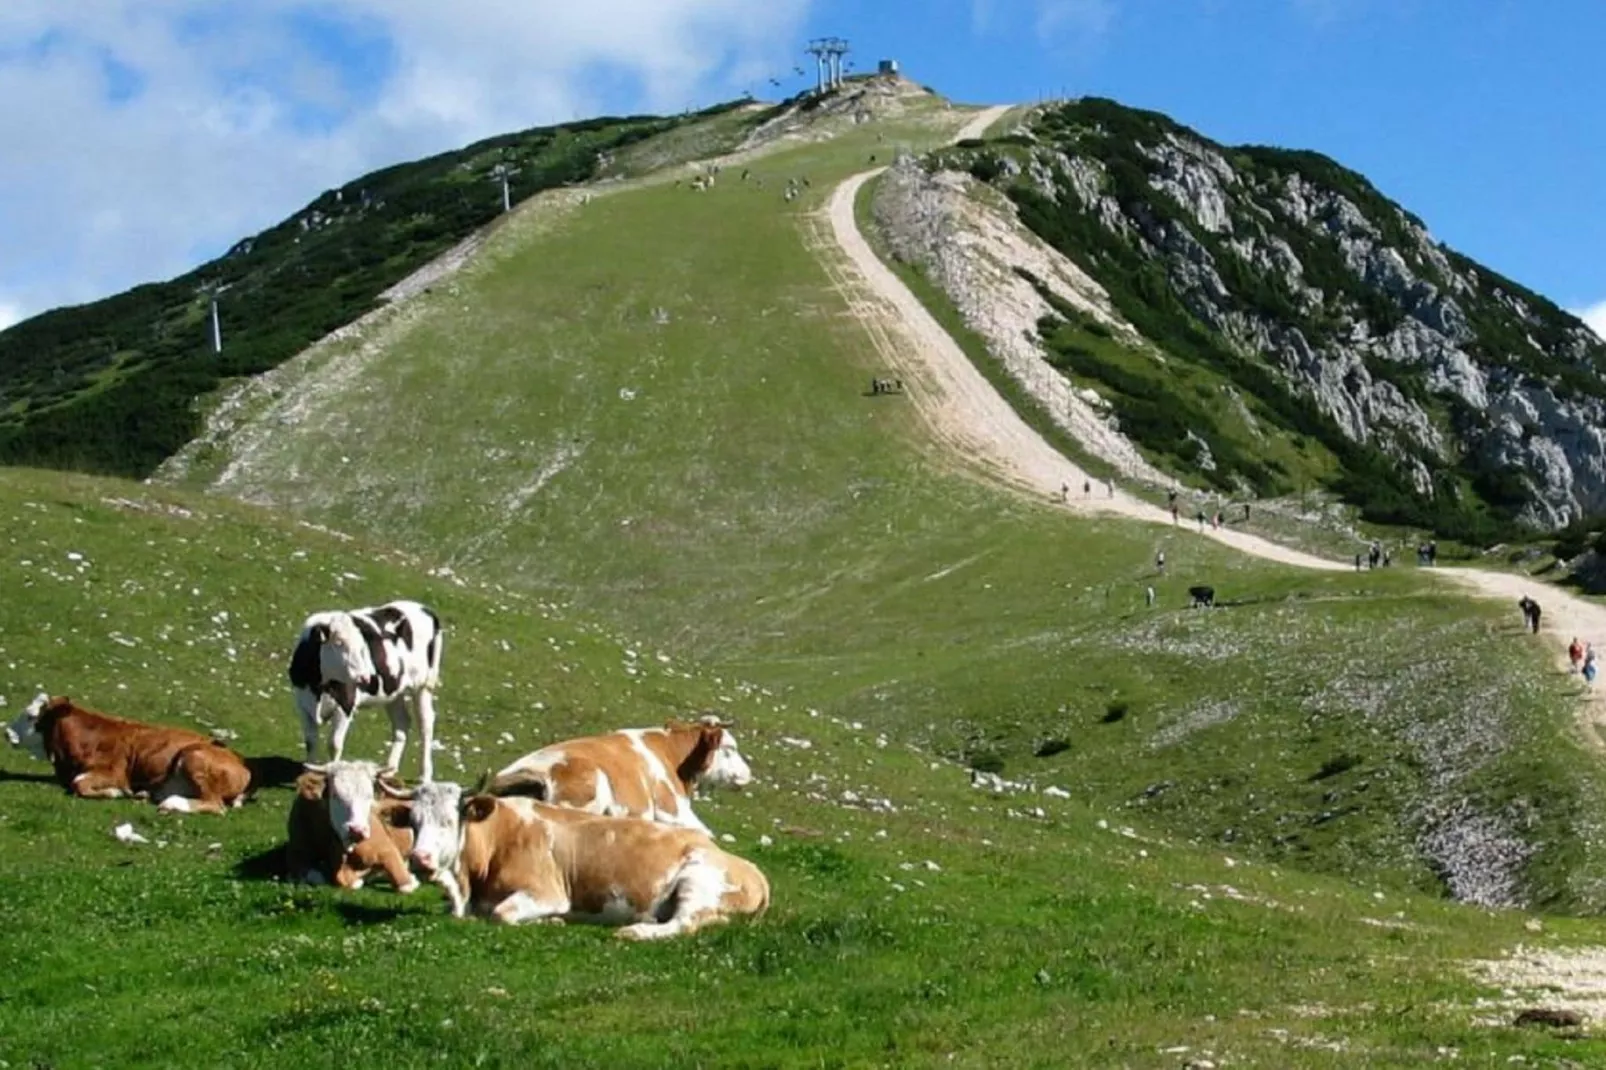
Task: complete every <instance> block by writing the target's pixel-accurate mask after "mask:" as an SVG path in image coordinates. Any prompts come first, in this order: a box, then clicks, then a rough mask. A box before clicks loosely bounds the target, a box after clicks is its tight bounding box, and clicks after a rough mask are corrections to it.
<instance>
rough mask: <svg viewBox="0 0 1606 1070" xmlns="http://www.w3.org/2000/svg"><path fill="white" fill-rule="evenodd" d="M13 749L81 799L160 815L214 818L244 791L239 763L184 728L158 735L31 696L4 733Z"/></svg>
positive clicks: (60, 700)
mask: <svg viewBox="0 0 1606 1070" xmlns="http://www.w3.org/2000/svg"><path fill="white" fill-rule="evenodd" d="M6 738H7V739H8V740H9V741H10V742H11V745H12V746H13V747H26V748H27V749H28V751H30V752H31V753H32V754H33V756H34V757H36V758H39V759H40V760H42V761H47V762H49V763H51V764H52V765H54V766H55V767H56V779H57V780H59V781H61V784H62V786H63V787H65V788H66V789H67V790H68V791H71V792H72V793H73V794H74V795H77V796H78V797H80V798H84V799H120V798H123V797H124V796H134V797H137V798H150V797H154V798H155V799H156V801H157V803H158V807H159V808H160V809H162V810H166V811H172V812H177V813H197V814H221V813H223V811H224V809H225V807H228V806H238V805H239V804H240V803H241V801H243V799H244V797H245V792H246V789H247V788H248V787H250V785H251V771H250V770H249V769H248V768H246V764H245V759H244V758H241V757H240V756H239V755H238V754H236V753H234V752H233V751H232V750H229V749H228V748H227V747H225V746H223V744H221V743H218V742H217V741H215V740H213V739H210V738H208V737H207V736H203V735H201V734H200V733H199V732H192V731H190V730H189V729H187V728H162V727H159V726H156V725H148V724H141V723H140V722H138V721H127V720H124V719H123V718H121V717H110V716H108V715H106V714H104V713H96V712H95V711H93V710H86V709H84V708H83V707H81V706H75V705H73V703H72V700H71V699H69V698H67V697H66V696H65V695H60V696H57V697H56V698H50V697H49V696H48V695H39V696H38V697H37V698H35V699H34V700H33V702H32V703H30V704H29V705H28V708H27V709H25V710H23V711H22V713H21V714H19V715H18V717H17V719H16V720H14V721H12V722H11V724H10V725H9V726H8V727H7V728H6Z"/></svg>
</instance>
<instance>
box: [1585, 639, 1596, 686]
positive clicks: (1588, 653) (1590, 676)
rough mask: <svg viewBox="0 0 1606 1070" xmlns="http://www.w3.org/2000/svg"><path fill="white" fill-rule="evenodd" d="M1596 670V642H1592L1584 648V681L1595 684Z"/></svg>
mask: <svg viewBox="0 0 1606 1070" xmlns="http://www.w3.org/2000/svg"><path fill="white" fill-rule="evenodd" d="M1595 672H1596V669H1595V644H1594V643H1590V644H1589V646H1588V647H1587V648H1586V649H1585V650H1584V683H1586V684H1591V685H1593V684H1594V682H1595Z"/></svg>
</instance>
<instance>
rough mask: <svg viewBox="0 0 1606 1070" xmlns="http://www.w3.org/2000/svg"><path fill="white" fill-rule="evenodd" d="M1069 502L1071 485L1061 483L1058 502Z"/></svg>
mask: <svg viewBox="0 0 1606 1070" xmlns="http://www.w3.org/2000/svg"><path fill="white" fill-rule="evenodd" d="M1070 500H1071V485H1070V484H1069V483H1061V484H1060V501H1062V502H1068V501H1070Z"/></svg>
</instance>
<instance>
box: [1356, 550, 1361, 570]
mask: <svg viewBox="0 0 1606 1070" xmlns="http://www.w3.org/2000/svg"><path fill="white" fill-rule="evenodd" d="M1360 570H1361V555H1360V554H1356V555H1355V571H1356V572H1359V571H1360Z"/></svg>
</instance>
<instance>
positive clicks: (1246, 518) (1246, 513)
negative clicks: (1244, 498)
mask: <svg viewBox="0 0 1606 1070" xmlns="http://www.w3.org/2000/svg"><path fill="white" fill-rule="evenodd" d="M1244 523H1245V524H1247V523H1249V503H1248V502H1244Z"/></svg>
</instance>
